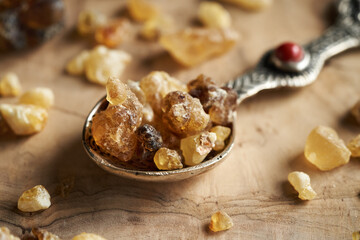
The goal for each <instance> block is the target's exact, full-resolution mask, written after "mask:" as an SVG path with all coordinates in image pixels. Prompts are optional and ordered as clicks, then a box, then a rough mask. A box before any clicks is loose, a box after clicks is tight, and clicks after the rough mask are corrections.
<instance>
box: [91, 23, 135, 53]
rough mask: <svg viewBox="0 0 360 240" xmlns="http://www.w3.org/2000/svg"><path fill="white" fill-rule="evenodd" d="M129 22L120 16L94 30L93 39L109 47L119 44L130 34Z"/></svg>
mask: <svg viewBox="0 0 360 240" xmlns="http://www.w3.org/2000/svg"><path fill="white" fill-rule="evenodd" d="M129 30H130V23H129V21H128V20H127V19H126V18H120V19H116V20H113V21H111V22H109V23H107V24H106V25H104V26H101V27H99V28H97V29H96V31H95V40H96V42H97V43H99V44H103V45H105V46H107V47H109V48H114V47H117V46H118V45H120V44H121V43H122V42H123V41H124V40H125V39H126V38H127V37H128V36H129V34H130V31H129Z"/></svg>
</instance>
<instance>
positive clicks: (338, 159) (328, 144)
mask: <svg viewBox="0 0 360 240" xmlns="http://www.w3.org/2000/svg"><path fill="white" fill-rule="evenodd" d="M350 155H351V152H350V151H349V149H347V147H346V145H345V143H344V141H343V140H341V139H340V138H339V137H338V135H337V133H336V132H335V130H333V129H332V128H329V127H325V126H318V127H316V128H315V129H313V130H312V131H311V133H310V134H309V136H308V138H307V140H306V145H305V157H306V159H307V160H308V161H309V162H311V163H312V164H314V165H315V166H316V167H318V168H319V169H320V170H322V171H327V170H331V169H333V168H336V167H339V166H341V165H343V164H346V163H348V162H349V160H350Z"/></svg>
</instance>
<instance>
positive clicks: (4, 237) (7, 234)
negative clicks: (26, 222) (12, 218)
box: [0, 227, 20, 240]
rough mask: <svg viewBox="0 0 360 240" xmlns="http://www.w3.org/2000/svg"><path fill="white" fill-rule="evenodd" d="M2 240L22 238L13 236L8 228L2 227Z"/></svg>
mask: <svg viewBox="0 0 360 240" xmlns="http://www.w3.org/2000/svg"><path fill="white" fill-rule="evenodd" d="M0 239H1V240H20V238H18V237H15V236H14V235H12V234H11V233H10V230H9V229H8V228H7V227H0Z"/></svg>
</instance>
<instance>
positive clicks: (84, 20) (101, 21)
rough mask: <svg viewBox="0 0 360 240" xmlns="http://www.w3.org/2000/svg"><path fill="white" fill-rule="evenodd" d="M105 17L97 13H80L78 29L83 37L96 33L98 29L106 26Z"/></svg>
mask: <svg viewBox="0 0 360 240" xmlns="http://www.w3.org/2000/svg"><path fill="white" fill-rule="evenodd" d="M106 21H107V20H106V17H105V15H103V14H101V13H98V12H96V11H91V10H84V11H82V12H80V14H79V17H78V24H77V29H78V32H79V33H80V34H82V35H85V34H90V33H93V32H95V30H96V29H97V28H98V27H101V26H103V25H105V23H106Z"/></svg>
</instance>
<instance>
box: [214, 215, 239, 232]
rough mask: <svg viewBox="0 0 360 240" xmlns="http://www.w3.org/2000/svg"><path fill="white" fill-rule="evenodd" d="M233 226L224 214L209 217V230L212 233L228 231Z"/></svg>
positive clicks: (229, 218) (228, 217)
mask: <svg viewBox="0 0 360 240" xmlns="http://www.w3.org/2000/svg"><path fill="white" fill-rule="evenodd" d="M233 226H234V223H233V221H232V219H231V217H230V216H229V215H228V214H227V213H226V212H223V211H220V212H216V213H214V214H213V215H212V216H211V221H210V225H209V228H210V230H211V231H213V232H219V231H224V230H228V229H230V228H232V227H233Z"/></svg>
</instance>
